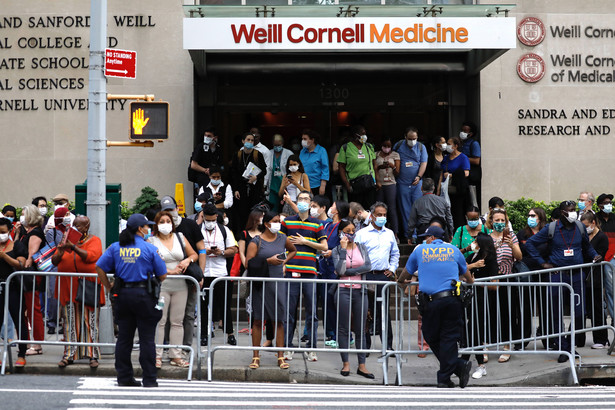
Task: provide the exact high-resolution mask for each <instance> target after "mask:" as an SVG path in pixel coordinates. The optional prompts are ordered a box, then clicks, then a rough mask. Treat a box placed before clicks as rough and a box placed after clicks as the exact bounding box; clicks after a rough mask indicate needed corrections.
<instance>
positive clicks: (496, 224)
mask: <svg viewBox="0 0 615 410" xmlns="http://www.w3.org/2000/svg"><path fill="white" fill-rule="evenodd" d="M504 228H506V222H494V223H493V229H494V230H495V231H496V232H502V231H503V230H504Z"/></svg>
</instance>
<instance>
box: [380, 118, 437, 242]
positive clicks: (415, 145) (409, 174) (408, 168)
mask: <svg viewBox="0 0 615 410" xmlns="http://www.w3.org/2000/svg"><path fill="white" fill-rule="evenodd" d="M418 137H419V135H418V130H417V129H416V127H408V128H406V130H405V131H404V139H403V140H401V141H399V142H397V143H396V144H395V146H394V147H393V150H395V151H397V152H398V153H399V157H400V164H401V165H400V171H399V176H398V177H397V207H398V209H399V210H400V213H401V223H402V227H401V229H400V236H403V238H406V239H407V238H410V237H412V232H408V216H409V215H410V210H411V209H412V204H414V202H415V201H416V200H417V199H419V198H420V197H421V196H422V195H423V193H422V191H421V186H422V184H423V182H422V179H423V177H424V175H425V170H426V169H427V159H428V158H427V149H426V148H425V145H423V144H422V143H420V142H419V140H418ZM391 212H392V211H391ZM391 212H389V215H390V214H391ZM403 238H402V239H403Z"/></svg>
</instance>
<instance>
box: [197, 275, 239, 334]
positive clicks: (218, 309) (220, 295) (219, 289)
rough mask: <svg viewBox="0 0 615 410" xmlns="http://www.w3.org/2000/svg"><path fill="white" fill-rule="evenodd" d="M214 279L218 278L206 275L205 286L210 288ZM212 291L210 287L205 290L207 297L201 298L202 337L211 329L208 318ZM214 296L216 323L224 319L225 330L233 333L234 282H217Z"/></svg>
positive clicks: (213, 318)
mask: <svg viewBox="0 0 615 410" xmlns="http://www.w3.org/2000/svg"><path fill="white" fill-rule="evenodd" d="M214 279H216V278H214V277H206V278H205V279H204V280H203V287H204V288H209V287H210V285H211V282H213V281H214ZM211 293H212V292H211V289H210V290H209V291H207V292H205V298H204V299H201V339H202V338H204V337H205V336H207V335H208V334H207V330H208V329H209V327H208V324H209V322H208V320H207V319H208V313H209V298H210V295H211ZM225 297H226V303H225ZM213 298H214V301H213V312H212V320H213V321H214V323H215V322H217V321H218V320H223V321H224V332H225V333H226V334H229V335H230V334H231V333H233V316H231V302H232V300H233V299H232V298H233V282H218V284H216V286H215V287H214V289H213ZM225 305H226V306H225ZM225 315H226V317H225ZM214 326H215V324H214Z"/></svg>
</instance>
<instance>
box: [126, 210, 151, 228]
mask: <svg viewBox="0 0 615 410" xmlns="http://www.w3.org/2000/svg"><path fill="white" fill-rule="evenodd" d="M154 224H155V222H154V221H150V220H149V219H147V218H146V217H145V215H143V214H132V215H130V217H129V218H128V221H126V226H127V227H128V228H131V229H135V228H138V227H140V226H144V225H154Z"/></svg>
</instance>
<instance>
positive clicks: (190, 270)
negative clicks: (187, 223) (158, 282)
mask: <svg viewBox="0 0 615 410" xmlns="http://www.w3.org/2000/svg"><path fill="white" fill-rule="evenodd" d="M175 236H177V240H178V241H179V244H180V245H181V247H182V252H183V254H184V259H185V258H187V257H188V255H187V254H186V248H185V247H184V238H183V236H182V235H179V234H178V233H177V232H176V233H175ZM184 273H185V274H186V275H188V276H190V277H192V278H194V279H195V280H196V281H197V282H200V281H201V280H203V271H202V270H201V267H200V266H199V264H198V263H196V262H190V264H189V265H188V267H187V268H186V270H185V271H184Z"/></svg>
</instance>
